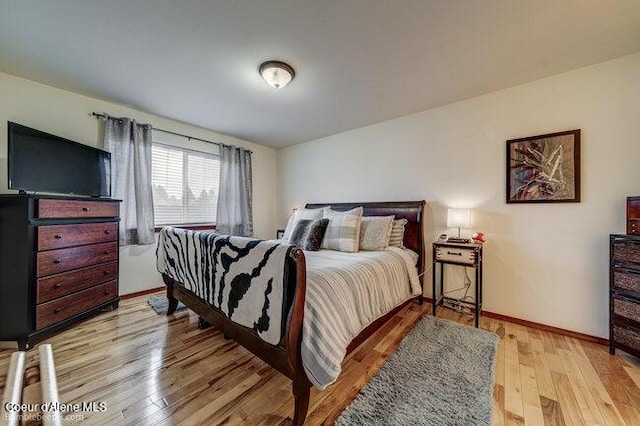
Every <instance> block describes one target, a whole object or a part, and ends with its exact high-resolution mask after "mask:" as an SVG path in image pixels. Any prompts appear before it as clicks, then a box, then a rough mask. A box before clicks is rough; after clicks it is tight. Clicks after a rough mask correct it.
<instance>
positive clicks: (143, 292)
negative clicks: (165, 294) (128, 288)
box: [120, 286, 166, 299]
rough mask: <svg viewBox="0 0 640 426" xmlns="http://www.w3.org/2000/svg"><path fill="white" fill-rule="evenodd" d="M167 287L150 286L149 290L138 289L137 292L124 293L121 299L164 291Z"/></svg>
mask: <svg viewBox="0 0 640 426" xmlns="http://www.w3.org/2000/svg"><path fill="white" fill-rule="evenodd" d="M165 288H166V287H164V286H162V287H156V288H150V289H148V290H142V291H136V292H135V293H129V294H123V295H122V296H120V299H133V298H134V297H138V296H144V295H145V294H151V293H157V292H159V291H163V290H164V289H165Z"/></svg>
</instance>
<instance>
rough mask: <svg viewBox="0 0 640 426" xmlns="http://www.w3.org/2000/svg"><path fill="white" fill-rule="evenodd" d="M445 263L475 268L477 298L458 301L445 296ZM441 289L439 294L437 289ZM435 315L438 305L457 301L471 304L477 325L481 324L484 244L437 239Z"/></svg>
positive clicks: (434, 275) (434, 287) (434, 274)
mask: <svg viewBox="0 0 640 426" xmlns="http://www.w3.org/2000/svg"><path fill="white" fill-rule="evenodd" d="M438 265H440V280H436V275H437V274H436V272H437V269H438V268H437V266H438ZM444 265H456V266H463V267H465V268H473V269H474V270H475V290H476V292H475V300H474V301H473V302H469V301H458V300H457V299H453V298H450V297H447V296H444V294H443V293H444V270H445V268H444ZM438 288H439V290H440V292H439V296H438V292H437V290H438ZM432 294H433V316H434V317H435V316H436V309H437V308H438V305H442V304H443V302H444V301H456V302H457V303H462V304H465V305H470V306H471V308H472V309H473V310H474V314H475V322H476V327H478V326H479V324H480V314H481V312H482V244H477V243H453V242H448V241H435V242H434V243H433V293H432Z"/></svg>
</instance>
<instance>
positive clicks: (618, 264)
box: [609, 235, 640, 356]
mask: <svg viewBox="0 0 640 426" xmlns="http://www.w3.org/2000/svg"><path fill="white" fill-rule="evenodd" d="M609 241H610V249H609V253H610V254H609V258H610V268H609V352H610V353H611V354H614V353H615V350H616V348H620V349H622V350H623V351H625V352H628V353H630V354H633V355H635V356H640V236H636V235H611V236H610V237H609Z"/></svg>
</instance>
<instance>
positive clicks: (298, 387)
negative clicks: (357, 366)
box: [162, 248, 311, 426]
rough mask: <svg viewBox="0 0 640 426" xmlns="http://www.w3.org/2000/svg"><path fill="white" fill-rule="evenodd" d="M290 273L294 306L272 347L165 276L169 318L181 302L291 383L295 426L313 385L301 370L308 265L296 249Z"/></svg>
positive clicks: (304, 411) (303, 415) (301, 418)
mask: <svg viewBox="0 0 640 426" xmlns="http://www.w3.org/2000/svg"><path fill="white" fill-rule="evenodd" d="M289 261H290V262H291V264H290V265H289V266H290V268H289V270H290V271H291V272H292V273H293V274H292V276H291V277H290V280H291V287H290V288H291V289H292V290H293V302H292V303H291V306H290V309H289V311H288V314H287V320H286V327H285V332H284V336H283V338H282V340H281V341H280V343H279V344H278V345H271V344H269V343H267V342H265V341H264V340H262V339H261V338H260V337H259V336H258V335H257V333H256V332H255V331H253V330H251V329H249V328H247V327H243V326H241V325H239V324H236V323H234V322H233V321H231V320H230V319H229V318H227V316H226V315H224V314H223V313H222V312H221V311H220V310H219V309H217V308H215V307H213V306H211V305H210V304H208V303H207V302H205V301H204V300H202V299H201V298H199V297H198V296H196V295H195V294H193V293H192V292H191V291H189V290H188V289H186V288H185V286H184V284H183V283H180V282H177V281H176V280H174V279H172V278H171V277H169V276H168V275H166V274H162V277H163V280H164V282H165V284H166V286H167V299H168V301H169V307H168V310H167V315H172V314H173V313H174V312H175V310H176V308H177V306H178V301H181V302H182V303H184V304H185V305H186V306H187V307H188V308H189V309H191V310H192V311H193V312H195V313H196V314H197V315H199V316H200V317H202V318H203V319H204V320H206V321H207V322H209V323H210V324H212V325H213V326H215V327H217V328H218V329H219V330H220V331H221V332H222V333H223V334H224V335H225V337H228V338H230V339H233V340H234V341H235V342H237V343H238V344H240V345H242V346H243V347H244V348H246V349H247V350H249V351H250V352H251V353H253V354H254V355H256V356H257V357H258V358H260V359H262V360H263V361H264V362H266V363H267V364H269V365H271V366H272V367H273V368H275V369H276V370H278V371H279V372H281V373H282V374H284V375H285V376H287V377H288V378H290V379H291V380H292V390H293V395H294V398H295V413H294V418H293V423H294V425H297V426H299V425H302V424H304V420H305V418H306V416H307V411H308V408H309V396H310V392H311V382H310V381H309V379H308V378H307V375H306V373H305V372H304V368H303V366H302V357H301V353H300V346H301V342H302V320H303V317H304V301H305V291H306V265H305V258H304V253H303V251H302V250H300V249H297V248H294V249H293V250H291V252H290V254H289Z"/></svg>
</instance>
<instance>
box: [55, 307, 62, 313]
mask: <svg viewBox="0 0 640 426" xmlns="http://www.w3.org/2000/svg"><path fill="white" fill-rule="evenodd" d="M60 312H62V308H55V309H54V310H53V313H54V314H59V313H60Z"/></svg>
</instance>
